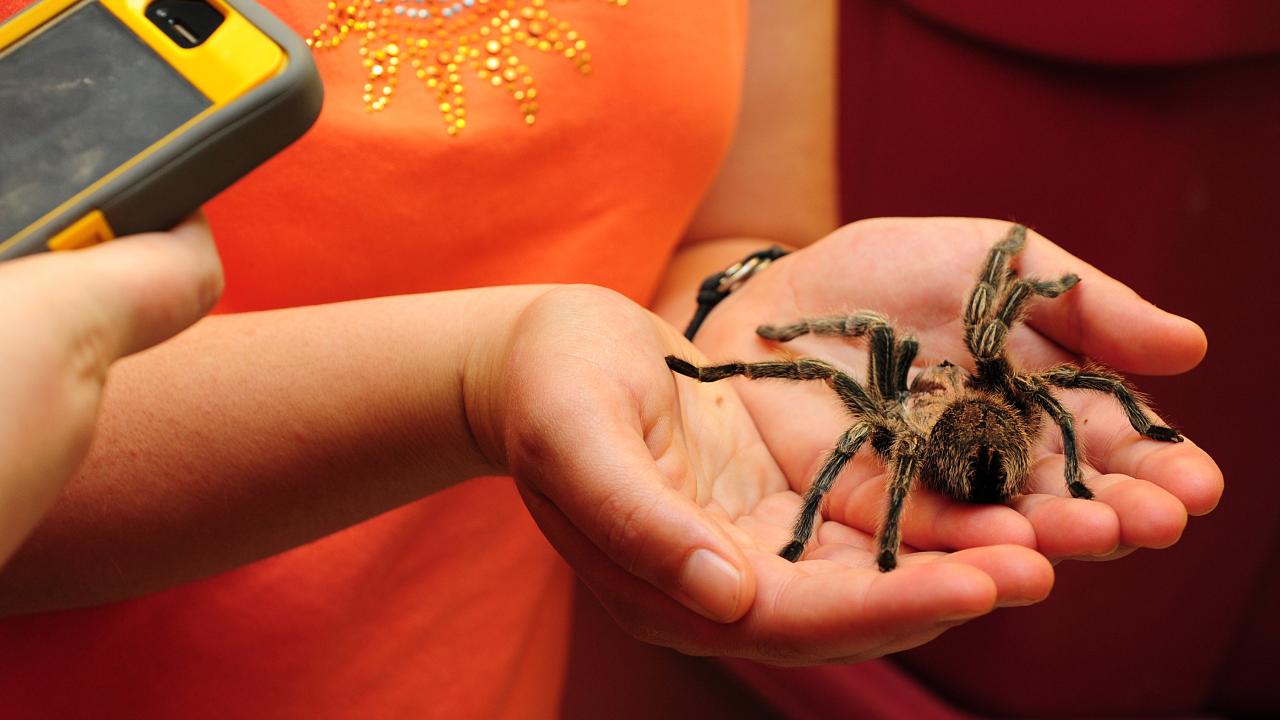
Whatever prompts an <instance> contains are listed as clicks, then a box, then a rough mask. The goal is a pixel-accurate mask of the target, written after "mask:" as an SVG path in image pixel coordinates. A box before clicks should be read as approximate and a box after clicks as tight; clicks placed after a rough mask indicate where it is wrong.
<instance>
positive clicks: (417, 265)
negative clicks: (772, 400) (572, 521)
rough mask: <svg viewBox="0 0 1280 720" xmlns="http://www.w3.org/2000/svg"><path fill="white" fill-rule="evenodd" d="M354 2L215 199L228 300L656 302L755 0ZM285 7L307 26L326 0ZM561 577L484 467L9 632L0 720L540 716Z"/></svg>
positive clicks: (552, 695)
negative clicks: (404, 499)
mask: <svg viewBox="0 0 1280 720" xmlns="http://www.w3.org/2000/svg"><path fill="white" fill-rule="evenodd" d="M354 2H355V4H354V5H352V6H351V7H352V9H353V14H352V15H351V25H350V26H349V29H348V32H347V33H346V35H345V39H344V40H343V42H341V43H340V45H339V46H338V47H336V48H327V49H323V50H318V51H317V52H316V55H315V57H316V60H317V62H318V64H319V66H320V71H321V74H322V76H323V77H324V79H325V85H326V100H325V108H324V111H323V113H322V115H321V117H320V120H319V122H318V124H317V126H316V128H315V129H314V130H313V131H312V132H311V133H310V134H308V135H307V136H306V137H304V138H303V139H302V140H301V141H300V142H298V143H297V144H296V145H295V146H293V147H292V148H290V149H288V150H287V151H285V152H284V153H283V154H281V155H280V156H279V157H277V158H275V159H274V160H272V161H270V162H269V163H267V164H266V165H265V166H263V167H262V168H260V169H259V170H258V171H257V172H255V173H254V174H252V175H251V176H249V177H247V178H246V179H244V180H243V181H242V182H240V183H239V184H237V185H236V186H235V187H233V188H232V189H231V190H229V191H228V192H226V193H224V194H223V195H222V196H221V197H220V198H218V199H217V200H216V201H215V202H214V203H212V205H211V206H210V207H209V216H210V218H211V221H212V223H213V227H214V232H215V236H216V237H217V238H218V243H219V247H220V248H221V250H222V254H223V258H224V262H225V265H226V272H227V279H228V286H227V292H226V296H225V299H224V301H223V303H222V306H221V309H222V310H223V311H226V312H235V311H244V310H254V309H263V308H276V307H285V306H297V305H306V304H313V303H323V302H334V301H341V300H348V299H353V298H360V297H369V296H376V295H389V294H398V293H415V292H426V291H433V290H443V289H453V288H460V287H471V286H482V285H496V284H511V283H527V282H586V283H595V284H600V285H605V286H608V287H612V288H614V289H616V290H619V291H620V292H623V293H625V294H627V295H628V296H630V297H632V298H634V299H635V300H637V301H640V302H644V301H646V300H647V299H648V298H649V297H650V296H651V294H652V293H653V291H654V289H655V286H656V284H657V282H658V279H659V277H660V275H661V272H662V269H663V267H664V265H665V263H666V261H667V258H668V257H669V256H670V254H671V252H672V250H673V248H674V246H675V244H676V242H677V241H678V238H679V237H680V234H681V231H682V229H683V227H684V226H685V224H686V223H687V222H688V219H689V216H690V214H691V212H692V211H693V210H694V208H695V207H696V205H697V203H698V201H699V198H700V196H701V195H702V193H703V192H704V191H705V189H706V187H707V186H708V185H709V183H710V182H711V180H712V178H713V176H714V174H715V171H716V167H717V164H718V162H719V160H720V158H721V157H722V155H723V153H724V151H725V150H726V149H727V145H728V142H729V139H730V135H731V131H732V126H733V121H734V116H735V112H736V107H737V94H738V88H739V75H740V72H741V65H742V59H743V52H744V42H745V37H746V9H745V2H744V0H699V1H698V2H688V1H687V0H631V2H626V1H625V0H612V1H611V0H545V2H543V1H542V0H488V2H485V1H484V0H474V1H473V2H467V1H459V2H455V3H452V4H445V3H441V2H439V1H438V0H426V1H425V2H421V3H419V2H417V0H409V1H408V2H404V3H402V2H400V0H386V2H384V3H377V2H373V1H372V0H369V1H368V2H363V3H362V2H360V0H354ZM269 4H270V5H271V7H272V9H273V10H274V11H275V12H276V13H277V14H278V15H280V16H281V17H282V19H284V20H285V21H286V22H287V23H288V24H289V25H291V26H292V27H293V28H294V29H295V30H297V31H299V33H301V34H302V35H303V36H304V37H309V36H311V35H312V30H313V29H314V28H316V27H318V26H320V25H321V24H323V23H325V22H326V15H327V14H328V13H329V12H330V11H329V10H327V9H326V6H325V2H324V0H283V1H282V2H275V3H269ZM339 4H340V5H341V4H342V3H339ZM397 6H399V7H400V8H401V10H400V11H396V10H395V8H396V7H397ZM383 10H385V11H386V13H385V15H384V14H383V13H382V11H383ZM446 10H447V11H449V13H448V17H447V18H446V17H445V11H446ZM410 11H415V12H412V13H410ZM423 12H429V13H430V15H429V16H425V17H424V16H422V15H421V13H423ZM333 17H334V18H335V19H334V20H333V21H332V22H331V27H330V29H329V30H328V31H324V32H322V33H321V35H320V36H321V37H322V38H324V39H326V41H327V39H328V38H330V37H332V36H334V33H335V32H339V33H340V31H335V30H333V27H338V26H340V25H341V24H342V23H345V22H346V20H347V17H348V16H347V14H346V8H345V6H343V7H337V8H336V9H335V11H333ZM437 20H440V21H443V22H442V25H440V26H439V27H437V25H436V24H435V23H436V21H437ZM369 21H372V22H373V25H372V27H371V26H370V25H369ZM495 21H496V23H495ZM357 23H359V24H358V25H357ZM382 31H385V32H386V34H379V33H380V32H382ZM366 33H367V34H366ZM366 38H367V42H365V43H364V44H363V45H362V42H361V40H362V39H366ZM419 40H425V41H426V43H425V44H426V47H423V46H422V43H419V42H418V41H419ZM543 43H545V45H544V44H543ZM392 46H394V48H393V47H392ZM362 50H363V51H364V52H363V53H362V52H361V51H362ZM392 59H395V60H396V62H391V60H392ZM365 61H368V62H365ZM584 70H586V71H589V72H584ZM393 77H394V78H395V82H394V83H392V82H390V80H391V78H393ZM526 78H528V80H526ZM430 80H435V82H434V83H433V84H429V82H428V81H430ZM384 88H390V89H389V90H384ZM530 91H532V92H530ZM384 98H385V99H387V100H388V102H387V104H386V105H385V106H383V107H381V109H377V110H371V109H369V108H370V106H371V105H373V104H377V103H379V101H380V100H382V99H384ZM459 98H460V99H461V102H459ZM459 109H461V112H459ZM529 118H532V122H531V121H530V119H529ZM459 121H461V122H459ZM448 127H452V128H453V129H454V130H455V131H456V134H452V135H451V134H449V133H448V132H447V131H446V129H447V128H448ZM691 301H692V299H691ZM405 352H413V347H412V345H410V344H409V343H408V342H406V347H405ZM569 592H570V574H569V571H568V569H567V568H566V567H565V566H564V564H563V563H562V562H561V561H560V559H559V558H558V556H556V555H555V554H554V552H553V551H552V550H551V548H550V546H549V545H548V544H547V543H546V541H545V540H544V539H543V538H542V537H541V535H540V534H539V533H538V531H537V529H536V527H535V526H534V524H533V522H532V521H531V520H530V519H529V517H528V515H527V513H526V512H525V510H524V508H523V506H522V505H521V503H520V501H519V499H518V496H517V495H516V493H515V491H514V488H513V485H512V483H511V481H510V480H509V479H504V478H487V479H480V480H473V481H470V482H468V483H465V484H463V485H460V486H458V487H455V488H453V489H452V490H449V491H446V492H443V493H440V494H438V495H435V496H432V497H429V498H427V499H425V500H423V501H420V502H418V503H415V504H413V505H410V506H407V507H404V508H401V509H399V510H396V511H394V512H391V513H388V514H386V515H383V516H381V517H379V518H376V519H374V520H372V521H369V522H366V523H363V524H361V525H359V526H356V527H353V528H350V529H348V530H346V531H344V532H341V533H338V534H337V535H334V536H331V537H329V538H326V539H324V540H321V541H318V542H315V543H312V544H310V545H308V546H305V547H302V548H299V549H296V550H293V551H291V552H287V553H284V554H282V555H279V556H276V557H273V558H270V559H267V560H265V561H262V562H259V563H255V564H253V565H250V566H247V567H244V568H241V569H239V570H236V571H232V572H229V573H226V574H224V575H221V576H218V577H214V578H210V579H208V580H205V581H202V582H198V583H193V584H191V585H187V586H184V587H180V588H175V589H173V590H169V591H166V592H161V593H158V594H155V595H152V596H148V597H144V598H140V599H137V600H133V601H130V602H125V603H119V604H116V605H113V606H109V607H104V608H96V609H88V610H81V611H73V612H64V613H51V614H46V615H40V616H32V617H22V618H15V619H10V620H8V621H5V622H3V623H0V708H2V709H0V715H2V716H3V717H5V718H15V719H16V718H60V717H94V718H111V717H121V718H125V717H128V718H145V717H165V718H169V717H182V718H199V717H209V718H227V717H246V718H268V717H270V718H276V717H297V718H323V717H360V718H380V717H386V718H401V717H413V718H420V717H446V718H467V717H475V718H481V717H484V718H487V717H497V716H504V715H505V716H509V717H545V716H549V715H553V714H554V712H555V708H556V706H557V701H558V695H559V691H560V683H561V680H562V676H563V668H564V661H565V655H566V650H567V640H568V616H569Z"/></svg>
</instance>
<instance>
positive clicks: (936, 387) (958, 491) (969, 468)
mask: <svg viewBox="0 0 1280 720" xmlns="http://www.w3.org/2000/svg"><path fill="white" fill-rule="evenodd" d="M1026 234H1027V230H1026V228H1025V227H1023V226H1021V225H1014V226H1013V227H1012V228H1011V229H1010V230H1009V233H1008V234H1007V235H1006V236H1005V238H1004V239H1003V240H1001V241H1000V242H999V243H997V244H996V245H995V246H994V247H992V249H991V251H990V252H989V253H988V254H987V258H986V262H985V263H984V265H983V267H982V273H981V275H979V277H978V283H977V285H976V286H975V287H974V288H973V292H972V293H971V294H970V295H969V302H968V304H967V305H965V308H964V338H965V343H966V345H967V346H968V349H969V354H970V355H971V356H972V358H973V363H974V368H975V371H974V372H973V373H970V372H969V371H968V370H966V369H964V368H962V367H960V366H958V365H954V364H952V363H950V362H948V361H946V360H944V361H942V362H941V363H940V364H938V365H934V366H932V367H928V368H925V369H924V370H922V371H921V372H920V373H919V374H918V375H917V376H916V378H915V380H914V381H913V382H912V383H911V385H910V387H908V385H907V373H908V371H909V370H910V369H911V363H912V361H913V360H914V359H915V356H916V352H917V350H918V349H919V345H918V343H917V342H916V340H915V339H914V338H911V337H907V338H905V339H902V340H895V338H894V330H893V327H892V326H890V325H889V322H888V321H887V320H886V319H885V318H884V316H882V315H880V314H878V313H874V312H868V311H860V312H856V313H853V314H852V315H846V316H838V317H825V318H818V319H813V320H802V321H800V322H797V323H794V324H791V325H781V326H771V325H762V326H760V327H759V328H757V330H756V332H757V333H758V334H759V335H760V336H761V337H764V338H767V339H769V340H776V341H779V342H786V341H788V340H791V339H793V338H796V337H799V336H801V335H804V334H806V333H813V334H815V335H836V336H843V337H861V336H863V335H866V336H868V337H869V347H868V366H867V378H866V382H865V383H859V382H858V381H857V380H854V379H853V378H852V377H850V376H849V375H847V374H845V373H843V372H841V371H839V370H837V369H836V368H835V367H833V366H831V365H830V364H828V363H826V362H823V361H821V360H813V359H808V358H801V359H798V360H793V361H784V360H778V361H771V362H754V363H741V362H736V363H728V364H725V365H712V366H707V367H697V366H695V365H693V364H691V363H689V362H687V361H685V360H682V359H680V358H678V357H676V356H674V355H669V356H667V366H668V367H670V368H671V370H672V371H674V372H676V373H678V374H680V375H685V376H688V377H691V378H694V379H697V380H699V381H702V382H715V381H717V380H723V379H725V378H730V377H735V376H738V375H741V376H744V377H747V378H781V379H786V380H822V381H824V382H825V383H827V385H829V386H830V387H831V389H832V390H834V391H835V393H836V395H838V396H839V398H840V400H841V401H842V402H843V403H844V406H845V409H847V410H848V411H849V414H851V415H852V416H853V418H854V423H853V426H852V427H850V428H849V429H848V430H846V431H845V432H844V434H843V435H841V436H840V439H839V441H838V442H837V443H836V446H835V448H834V449H833V450H832V451H831V454H830V455H829V456H828V457H827V459H826V462H825V463H824V464H823V465H822V468H821V469H820V470H819V471H818V475H817V477H816V478H815V479H814V481H813V484H812V485H811V486H810V487H809V490H808V492H806V493H805V496H804V504H803V506H802V508H801V510H800V515H799V517H798V518H797V519H796V522H795V526H794V529H793V532H792V540H791V542H789V543H787V545H786V546H785V547H783V548H782V550H781V551H780V552H779V553H778V554H779V555H781V556H782V557H784V558H786V559H788V560H791V561H792V562H794V561H796V560H797V559H799V558H800V555H801V554H802V553H803V552H804V547H805V543H806V542H808V540H809V536H810V535H811V534H812V533H813V526H814V520H815V516H816V515H817V513H818V510H819V509H820V507H821V504H822V499H823V497H824V496H825V495H826V493H827V492H828V491H829V490H830V489H831V486H832V485H833V484H834V483H835V480H836V476H838V475H839V474H840V471H841V469H843V468H844V466H845V464H846V463H847V462H848V461H849V459H850V458H852V457H853V455H854V454H855V453H856V452H858V449H859V448H861V447H862V445H863V444H864V443H866V442H868V441H870V443H871V448H872V449H873V450H874V451H875V453H876V454H877V455H878V456H879V457H880V458H881V459H882V460H883V461H884V462H885V464H886V465H887V466H888V467H889V469H890V479H889V483H888V488H887V490H888V496H889V497H888V504H887V507H886V509H885V513H884V521H883V524H882V526H881V528H880V532H879V534H878V536H877V556H876V562H877V564H878V565H879V566H880V569H881V570H882V571H889V570H892V569H893V568H894V567H895V566H896V565H897V562H898V561H897V554H898V547H899V545H900V543H901V540H902V529H901V516H902V508H903V503H904V502H905V501H906V498H907V493H908V491H909V490H910V489H911V484H912V480H913V478H915V477H917V476H918V477H919V479H920V481H921V482H922V483H924V485H926V486H927V487H930V488H933V489H934V490H937V491H939V492H942V493H944V494H946V495H948V496H950V497H952V498H955V499H957V500H964V501H969V502H981V503H997V502H1004V501H1005V500H1007V499H1009V498H1010V497H1012V496H1014V495H1016V494H1018V493H1020V492H1022V490H1023V487H1024V485H1025V483H1026V480H1027V476H1028V475H1029V473H1030V470H1031V448H1032V444H1033V443H1034V441H1035V439H1036V437H1037V435H1038V434H1039V431H1040V426H1041V422H1042V417H1043V416H1044V415H1048V416H1049V418H1050V419H1052V420H1053V422H1054V423H1056V424H1057V426H1058V429H1059V430H1060V431H1061V433H1062V454H1063V456H1064V457H1065V458H1066V464H1065V473H1064V474H1065V475H1066V482H1067V488H1068V490H1069V491H1070V492H1071V494H1072V495H1073V496H1075V497H1078V498H1092V497H1093V493H1092V492H1090V490H1089V488H1088V487H1087V486H1086V485H1085V483H1084V477H1083V475H1082V474H1081V471H1080V449H1079V445H1078V443H1077V441H1076V431H1075V424H1074V421H1073V419H1072V416H1071V413H1070V412H1068V411H1067V409H1066V408H1065V407H1063V406H1062V404H1061V403H1060V402H1058V399H1057V398H1056V397H1054V394H1053V392H1052V391H1051V390H1050V388H1063V389H1080V390H1095V391H1098V392H1104V393H1110V394H1112V395H1113V396H1115V399H1116V400H1117V401H1119V403H1120V405H1121V407H1123V408H1124V411H1125V414H1126V415H1128V417H1129V422H1130V424H1132V425H1133V428H1134V429H1135V430H1137V431H1138V432H1139V433H1140V434H1142V435H1145V436H1146V437H1149V438H1153V439H1155V440H1164V441H1167V442H1181V441H1182V436H1181V435H1179V434H1178V432H1177V431H1176V430H1173V429H1171V428H1168V427H1164V426H1162V425H1157V424H1155V423H1154V422H1152V421H1151V419H1150V418H1148V417H1147V414H1146V412H1145V410H1144V406H1143V403H1142V401H1141V400H1140V396H1139V395H1138V394H1137V393H1136V392H1135V391H1134V390H1133V389H1132V388H1130V387H1129V385H1128V384H1127V383H1126V382H1125V381H1124V379H1123V378H1121V377H1120V376H1119V375H1117V374H1115V373H1114V372H1111V371H1109V370H1106V369H1104V368H1101V367H1098V366H1096V365H1089V366H1087V367H1083V368H1081V367H1077V366H1075V365H1069V364H1068V365H1059V366H1057V367H1054V368H1050V369H1049V370H1045V371H1044V372H1038V373H1022V372H1018V371H1017V370H1016V369H1015V368H1014V367H1013V365H1012V364H1011V363H1010V362H1009V359H1008V357H1007V356H1006V354H1005V339H1006V338H1007V337H1008V334H1009V329H1010V328H1011V327H1012V326H1013V324H1014V323H1015V322H1017V321H1018V319H1019V318H1020V317H1021V314H1022V313H1023V311H1024V310H1025V309H1026V305H1027V301H1028V300H1029V299H1031V298H1032V297H1034V296H1036V295H1039V296H1042V297H1049V298H1054V297H1058V296H1059V295H1061V294H1062V293H1064V292H1066V291H1068V290H1070V289H1071V288H1072V287H1074V286H1075V284H1076V283H1077V282H1079V280H1080V279H1079V278H1078V277H1077V276H1075V275H1064V276H1063V277H1062V278H1061V279H1059V280H1053V281H1045V280H1036V279H1031V278H1020V277H1018V275H1017V273H1015V272H1014V271H1013V270H1012V269H1010V267H1009V261H1010V259H1011V258H1012V257H1013V256H1014V255H1016V254H1018V252H1019V251H1021V250H1022V246H1023V245H1024V244H1025V242H1026Z"/></svg>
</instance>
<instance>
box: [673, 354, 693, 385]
mask: <svg viewBox="0 0 1280 720" xmlns="http://www.w3.org/2000/svg"><path fill="white" fill-rule="evenodd" d="M667 367H669V368H671V372H674V373H680V374H681V375H684V376H685V377H691V378H693V379H694V380H697V379H698V368H697V366H695V365H694V364H693V363H690V362H689V361H687V360H681V359H680V358H678V357H676V356H675V355H668V356H667Z"/></svg>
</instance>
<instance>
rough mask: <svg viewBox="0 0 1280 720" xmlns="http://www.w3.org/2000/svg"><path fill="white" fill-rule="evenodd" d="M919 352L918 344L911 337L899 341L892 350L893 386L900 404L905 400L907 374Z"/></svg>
mask: <svg viewBox="0 0 1280 720" xmlns="http://www.w3.org/2000/svg"><path fill="white" fill-rule="evenodd" d="M919 350H920V343H919V342H917V341H916V339H915V338H913V337H909V338H907V339H905V340H902V341H900V342H899V343H898V347H897V348H896V349H895V350H894V359H893V362H894V368H893V384H894V389H895V390H896V391H897V397H898V400H899V401H900V402H905V400H906V398H905V395H904V394H905V393H907V392H908V389H907V374H908V373H909V372H911V363H912V362H913V361H914V360H915V359H916V353H917V352H919Z"/></svg>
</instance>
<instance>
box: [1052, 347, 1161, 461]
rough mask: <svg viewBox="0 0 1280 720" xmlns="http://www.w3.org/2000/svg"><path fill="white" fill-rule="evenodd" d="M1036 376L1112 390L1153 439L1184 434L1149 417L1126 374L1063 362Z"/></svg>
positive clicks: (1135, 426)
mask: <svg viewBox="0 0 1280 720" xmlns="http://www.w3.org/2000/svg"><path fill="white" fill-rule="evenodd" d="M1035 377H1037V378H1039V379H1040V380H1042V381H1043V382H1045V383H1047V384H1049V385H1053V386H1055V387H1060V388H1064V389H1068V390H1094V391H1097V392H1104V393H1111V394H1112V395H1114V396H1115V398H1116V400H1117V401H1118V402H1119V403H1120V407H1122V408H1124V414H1125V415H1127V416H1128V417H1129V424H1130V425H1132V426H1133V429H1134V430H1137V431H1138V433H1139V434H1140V435H1144V436H1146V437H1149V438H1151V439H1152V440H1163V441H1164V442H1182V435H1181V433H1179V432H1178V431H1177V430H1174V429H1173V428H1170V427H1165V426H1164V425H1157V424H1155V423H1154V422H1152V421H1151V418H1149V417H1147V413H1146V411H1145V410H1144V408H1143V404H1142V401H1141V400H1140V396H1139V395H1138V394H1137V393H1136V392H1135V391H1134V390H1133V389H1131V388H1130V387H1129V384H1128V383H1127V382H1125V381H1124V378H1122V377H1120V376H1119V375H1117V374H1115V373H1113V372H1110V371H1108V370H1103V369H1101V368H1089V369H1087V370H1082V369H1080V368H1078V367H1075V366H1073V365H1060V366H1058V367H1056V368H1052V369H1050V370H1046V371H1045V372H1042V373H1040V374H1038V375H1036V376H1035Z"/></svg>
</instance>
